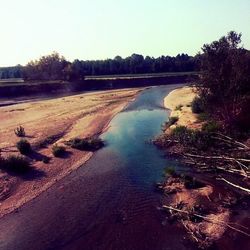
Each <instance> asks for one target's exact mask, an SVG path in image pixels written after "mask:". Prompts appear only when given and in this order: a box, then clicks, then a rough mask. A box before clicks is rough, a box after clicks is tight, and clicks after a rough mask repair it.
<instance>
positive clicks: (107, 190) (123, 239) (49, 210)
mask: <svg viewBox="0 0 250 250" xmlns="http://www.w3.org/2000/svg"><path fill="white" fill-rule="evenodd" d="M179 86H181V85H167V86H158V87H152V88H149V89H146V90H144V91H143V92H142V93H141V94H140V95H139V96H138V97H137V98H136V100H135V101H134V102H132V103H130V104H129V105H128V107H127V108H126V109H125V110H124V111H123V112H121V113H119V114H117V115H116V116H115V117H114V119H113V120H112V121H111V123H110V126H109V129H108V130H107V131H106V132H105V133H104V134H103V135H102V136H101V137H102V138H103V139H104V140H105V142H106V144H107V145H106V146H105V147H104V148H103V149H101V150H99V151H98V152H96V153H95V154H94V156H93V157H92V158H91V159H90V160H89V161H88V162H87V163H86V164H85V165H83V166H82V167H81V168H79V169H77V170H76V171H74V172H73V173H71V174H70V175H68V176H67V177H65V178H64V179H62V180H61V181H59V182H58V183H56V184H55V185H54V186H53V187H51V188H50V189H49V190H47V191H46V192H44V193H43V194H41V195H40V196H39V197H37V198H36V199H34V200H33V201H31V202H29V203H27V204H26V205H24V206H23V207H21V208H20V209H19V210H18V212H16V213H12V214H9V215H7V216H5V217H4V218H2V219H1V221H0V229H1V230H0V249H4V250H7V249H8V250H15V249H18V250H29V249H32V250H33V249H34V250H40V249H41V250H44V249H65V250H66V249H67V250H69V249H74V250H75V249H86V250H88V249H89V250H90V249H93V250H96V249H97V250H98V249H100V250H104V249H108V250H111V249H114V250H118V249H119V250H122V249H124V250H140V249H142V250H144V249H150V250H153V249H154V250H158V249H173V250H174V249H178V250H181V249H187V248H188V247H187V246H186V245H185V244H184V243H185V242H184V241H183V232H182V229H180V228H178V227H176V225H169V224H168V223H165V218H164V214H163V212H162V211H160V210H159V209H157V208H158V207H159V206H160V205H161V199H162V196H161V195H160V194H158V193H157V192H155V189H154V183H155V182H158V181H160V180H161V179H162V175H163V170H164V168H165V167H168V166H169V167H170V166H171V167H175V168H177V169H181V166H179V165H178V163H177V162H176V161H173V160H170V159H166V158H165V157H164V155H163V152H162V151H160V150H158V149H157V148H156V147H155V146H154V145H152V144H150V143H148V142H149V140H150V139H152V138H153V137H155V136H156V135H158V134H159V133H161V125H162V124H163V123H164V122H165V121H166V120H167V117H168V115H169V112H168V111H167V110H166V109H164V108H163V98H164V97H165V96H166V95H167V94H168V93H169V92H170V91H172V90H173V89H175V88H176V87H179Z"/></svg>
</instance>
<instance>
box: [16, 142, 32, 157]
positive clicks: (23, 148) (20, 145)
mask: <svg viewBox="0 0 250 250" xmlns="http://www.w3.org/2000/svg"><path fill="white" fill-rule="evenodd" d="M16 147H17V149H18V150H19V152H20V153H21V154H23V155H26V154H28V153H29V152H30V151H31V146H30V143H29V142H28V141H27V140H25V139H21V140H20V141H19V142H17V144H16Z"/></svg>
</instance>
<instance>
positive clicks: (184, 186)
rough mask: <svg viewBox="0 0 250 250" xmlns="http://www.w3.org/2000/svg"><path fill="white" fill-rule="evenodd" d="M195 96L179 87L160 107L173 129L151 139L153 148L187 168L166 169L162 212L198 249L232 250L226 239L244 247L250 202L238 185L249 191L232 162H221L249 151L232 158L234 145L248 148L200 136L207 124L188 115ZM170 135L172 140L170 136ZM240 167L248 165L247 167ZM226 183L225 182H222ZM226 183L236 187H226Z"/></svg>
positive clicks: (161, 186) (229, 140)
mask: <svg viewBox="0 0 250 250" xmlns="http://www.w3.org/2000/svg"><path fill="white" fill-rule="evenodd" d="M195 97H196V93H195V90H194V89H193V88H191V87H183V88H179V89H176V90H174V91H172V92H171V93H170V94H169V95H168V96H167V97H165V99H164V106H165V107H166V108H168V109H171V114H170V119H171V117H172V119H173V117H176V118H175V119H173V121H174V122H173V124H172V125H171V124H169V125H171V126H167V128H166V130H165V131H164V133H163V135H162V137H159V138H158V139H157V140H158V141H157V140H156V145H158V146H160V147H161V148H163V149H164V150H165V151H166V153H167V154H168V155H172V156H174V157H177V158H179V159H180V161H182V162H183V163H184V164H186V165H187V166H189V167H191V169H192V170H191V171H192V172H191V174H189V175H183V174H182V173H176V172H175V170H174V169H167V170H166V171H167V177H166V180H165V181H164V182H163V183H161V184H159V186H158V188H159V189H160V190H161V191H162V192H163V193H164V194H165V195H166V196H167V198H166V199H165V201H164V204H163V208H164V209H165V210H166V211H167V217H168V219H169V220H170V221H171V222H173V221H178V224H179V225H181V226H182V227H183V228H184V229H185V230H186V232H187V235H189V236H188V237H189V238H190V239H191V240H192V242H194V243H195V245H197V246H198V247H199V248H202V249H204V248H209V247H211V246H214V245H216V246H217V247H219V248H222V249H224V248H227V249H233V248H231V247H232V246H230V244H231V243H227V242H230V241H231V240H229V239H228V238H230V236H231V235H233V237H234V241H235V242H238V243H237V244H241V245H242V246H243V248H244V247H245V246H246V245H247V241H248V240H249V237H250V233H249V230H248V229H247V227H248V226H249V219H248V218H249V216H248V215H246V214H245V213H247V212H246V209H247V207H248V206H249V203H250V201H249V199H248V197H247V193H248V192H246V191H244V190H243V189H241V186H243V187H246V188H247V187H248V186H249V184H250V183H249V173H248V170H242V169H241V168H239V166H237V164H236V166H233V165H234V162H232V161H231V165H230V164H229V163H228V162H226V161H224V157H228V158H230V157H231V159H234V158H247V159H248V157H249V156H247V152H248V151H245V153H244V156H242V155H240V153H239V152H238V154H236V155H233V153H232V152H237V151H235V150H238V148H239V145H241V146H244V149H245V150H246V149H247V150H248V149H249V148H248V147H249V146H248V145H245V144H241V143H240V142H237V141H235V140H233V139H232V138H230V137H228V136H226V137H227V138H226V137H223V136H224V135H223V134H220V133H219V132H218V134H217V137H213V136H212V134H210V132H209V131H205V130H204V127H203V125H204V124H205V123H206V122H208V121H201V120H200V119H199V116H198V115H197V114H193V113H192V110H191V102H192V100H193V99H194V98H195ZM177 126H179V127H178V128H177V129H175V128H176V127H177ZM201 130H202V131H203V132H201ZM173 132H174V133H175V135H177V137H175V136H172V135H173ZM178 133H179V134H178ZM211 136H212V137H211ZM190 138H191V139H190ZM202 138H203V139H204V140H207V143H206V142H205V141H203V139H202ZM188 140H189V141H188ZM192 140H193V141H192ZM213 140H215V141H213ZM194 143H197V144H198V143H200V144H199V145H194ZM237 144H238V145H237ZM209 145H210V146H209ZM211 145H212V146H211ZM222 150H223V151H222ZM241 154H242V153H241ZM211 155H212V156H211ZM223 155H224V157H223ZM213 157H215V158H213ZM236 160H237V159H236ZM246 161H247V160H246ZM239 164H242V163H241V162H240V163H239ZM243 165H244V166H245V165H246V166H247V163H244V164H242V166H243ZM225 180H227V181H228V180H229V181H228V182H227V183H225ZM223 181H224V183H223ZM230 182H232V183H234V184H235V185H236V186H232V185H230ZM232 183H231V184H232ZM228 184H229V185H228ZM237 185H239V186H238V187H237ZM239 187H240V188H239ZM248 190H249V189H248ZM243 214H244V215H243ZM236 232H237V233H236ZM242 235H243V237H242ZM225 239H226V240H225ZM231 245H232V244H231Z"/></svg>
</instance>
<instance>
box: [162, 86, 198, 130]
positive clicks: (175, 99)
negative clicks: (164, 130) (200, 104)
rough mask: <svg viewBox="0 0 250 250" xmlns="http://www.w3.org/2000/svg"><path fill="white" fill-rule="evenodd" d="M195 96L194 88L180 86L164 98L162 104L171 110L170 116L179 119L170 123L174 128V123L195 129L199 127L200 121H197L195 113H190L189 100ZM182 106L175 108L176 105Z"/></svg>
mask: <svg viewBox="0 0 250 250" xmlns="http://www.w3.org/2000/svg"><path fill="white" fill-rule="evenodd" d="M195 96H196V93H195V89H194V88H192V87H182V88H179V89H175V90H173V91H172V92H170V94H169V95H167V96H166V97H165V99H164V106H165V108H167V109H170V110H171V114H170V117H173V116H177V117H178V118H179V120H178V121H177V123H176V124H174V125H172V126H171V128H174V127H175V126H176V125H180V126H187V127H189V128H193V129H197V128H200V127H201V123H199V122H197V115H196V114H194V113H192V110H191V102H192V101H193V99H194V97H195ZM180 105H181V106H182V107H181V108H180V110H176V107H178V106H180Z"/></svg>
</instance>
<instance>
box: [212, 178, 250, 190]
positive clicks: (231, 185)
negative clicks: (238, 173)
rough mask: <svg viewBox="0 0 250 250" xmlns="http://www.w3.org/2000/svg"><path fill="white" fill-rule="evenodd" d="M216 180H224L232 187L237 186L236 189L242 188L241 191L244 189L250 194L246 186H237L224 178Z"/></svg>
mask: <svg viewBox="0 0 250 250" xmlns="http://www.w3.org/2000/svg"><path fill="white" fill-rule="evenodd" d="M217 180H220V181H224V182H226V183H227V184H229V185H231V186H233V187H235V188H238V189H240V190H242V191H245V192H246V193H248V194H250V189H247V188H244V187H241V186H239V185H236V184H234V183H232V182H230V181H228V180H226V179H225V178H217Z"/></svg>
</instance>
